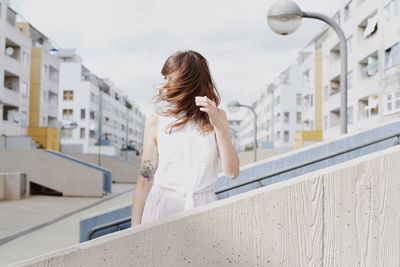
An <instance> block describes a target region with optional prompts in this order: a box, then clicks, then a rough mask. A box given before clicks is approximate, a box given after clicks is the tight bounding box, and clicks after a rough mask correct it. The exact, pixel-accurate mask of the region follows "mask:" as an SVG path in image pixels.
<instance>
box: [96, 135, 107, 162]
mask: <svg viewBox="0 0 400 267" xmlns="http://www.w3.org/2000/svg"><path fill="white" fill-rule="evenodd" d="M103 136H105V138H106V140H107V139H108V138H107V137H108V133H104V134H102V135H100V136H99V142H98V144H97V145H98V146H99V150H98V153H97V165H99V166H101V138H102V137H103Z"/></svg>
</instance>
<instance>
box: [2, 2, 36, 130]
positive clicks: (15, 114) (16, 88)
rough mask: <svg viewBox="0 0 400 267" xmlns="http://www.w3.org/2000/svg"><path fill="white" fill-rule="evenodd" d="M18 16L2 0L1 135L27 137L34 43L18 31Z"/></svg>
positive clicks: (7, 3)
mask: <svg viewBox="0 0 400 267" xmlns="http://www.w3.org/2000/svg"><path fill="white" fill-rule="evenodd" d="M16 26H17V13H16V12H15V11H14V10H12V9H11V8H10V7H9V1H8V0H0V47H1V49H0V50H1V51H2V52H1V53H0V75H1V79H0V135H26V133H27V126H28V123H29V121H28V118H29V82H30V53H31V40H30V39H28V38H27V37H26V36H25V35H24V34H23V33H22V32H20V31H19V30H18V29H17V27H16Z"/></svg>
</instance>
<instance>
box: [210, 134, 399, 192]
mask: <svg viewBox="0 0 400 267" xmlns="http://www.w3.org/2000/svg"><path fill="white" fill-rule="evenodd" d="M395 137H397V140H396V141H395V143H394V145H393V146H395V145H398V144H399V140H400V133H396V134H391V135H389V136H386V137H383V138H380V139H377V140H374V141H370V142H367V143H364V144H362V145H357V146H354V147H352V148H349V149H345V150H342V151H339V152H335V153H330V154H328V155H325V156H322V157H318V158H316V159H312V160H309V161H306V162H302V163H299V164H295V165H291V166H289V167H287V168H282V169H280V170H277V171H274V172H272V173H270V174H268V175H262V176H258V177H255V178H252V179H250V180H246V181H243V182H240V183H237V184H234V185H229V186H225V187H223V188H221V189H218V190H216V191H215V192H214V193H215V194H221V193H224V192H226V191H229V190H232V189H236V188H238V187H242V186H245V185H248V184H252V183H256V182H260V184H261V180H264V179H268V178H271V177H273V176H276V175H279V174H282V173H285V172H289V171H292V170H295V169H299V168H301V167H305V166H308V165H311V164H313V163H316V162H319V161H322V160H326V159H330V158H333V157H336V156H339V155H342V154H345V153H348V152H352V151H354V150H357V149H360V148H363V147H367V146H370V145H373V144H376V143H379V142H382V141H385V140H389V139H391V138H395Z"/></svg>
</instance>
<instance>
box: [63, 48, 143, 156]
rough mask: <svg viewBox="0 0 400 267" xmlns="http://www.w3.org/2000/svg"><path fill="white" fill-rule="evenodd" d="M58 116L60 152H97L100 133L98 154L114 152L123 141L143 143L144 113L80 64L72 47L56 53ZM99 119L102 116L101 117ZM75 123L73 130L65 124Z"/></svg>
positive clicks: (111, 84)
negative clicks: (57, 58)
mask: <svg viewBox="0 0 400 267" xmlns="http://www.w3.org/2000/svg"><path fill="white" fill-rule="evenodd" d="M58 55H59V57H60V59H61V60H62V62H61V64H60V98H59V103H60V107H59V116H60V117H59V118H60V120H61V121H62V122H63V124H64V125H67V126H66V127H65V128H64V129H63V131H62V141H61V143H62V148H63V151H68V152H78V153H97V152H98V148H97V144H98V140H99V133H100V132H101V140H102V141H101V144H102V146H104V147H102V148H101V153H106V154H111V155H115V154H117V152H118V150H119V149H121V148H122V147H124V146H126V144H132V143H137V146H139V147H141V146H142V143H143V130H144V121H145V117H144V115H143V114H142V113H141V112H140V111H139V110H138V108H137V106H136V105H133V104H131V102H130V101H129V100H128V99H127V97H124V96H123V95H122V92H121V90H119V89H117V88H116V87H115V86H114V84H113V83H112V82H111V81H109V80H106V79H100V78H98V77H97V76H96V75H94V74H93V73H91V72H90V71H89V70H88V69H87V68H85V67H84V66H83V65H82V60H81V59H80V58H79V56H77V55H76V54H75V51H74V50H62V51H60V52H59V54H58ZM100 118H101V119H100ZM72 122H76V123H77V124H78V127H77V128H76V129H71V128H68V125H69V124H70V123H72Z"/></svg>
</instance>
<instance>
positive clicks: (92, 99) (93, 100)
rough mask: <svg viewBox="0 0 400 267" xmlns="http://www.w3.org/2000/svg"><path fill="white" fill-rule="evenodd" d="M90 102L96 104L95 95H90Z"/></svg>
mask: <svg viewBox="0 0 400 267" xmlns="http://www.w3.org/2000/svg"><path fill="white" fill-rule="evenodd" d="M90 102H92V103H96V96H95V95H94V94H93V93H90Z"/></svg>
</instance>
